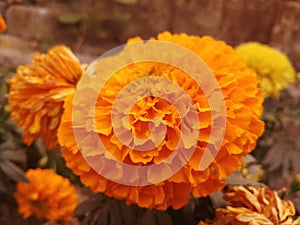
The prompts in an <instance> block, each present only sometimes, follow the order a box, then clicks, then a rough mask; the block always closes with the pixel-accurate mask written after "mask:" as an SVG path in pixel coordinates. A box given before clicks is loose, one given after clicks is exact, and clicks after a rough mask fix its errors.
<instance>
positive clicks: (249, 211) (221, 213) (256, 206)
mask: <svg viewBox="0 0 300 225" xmlns="http://www.w3.org/2000/svg"><path fill="white" fill-rule="evenodd" d="M224 198H225V200H226V202H227V207H226V208H225V209H222V208H220V209H217V211H216V218H215V219H214V220H212V221H209V220H208V221H206V222H200V223H199V225H209V224H210V225H221V224H222V225H252V224H257V225H287V224H289V225H298V224H300V217H298V219H296V220H294V219H293V216H294V215H295V208H294V205H293V203H292V202H291V201H289V200H288V201H285V200H282V199H280V198H279V196H278V194H277V192H276V191H273V190H271V189H268V188H258V189H256V188H254V187H251V186H249V187H243V186H233V187H230V188H229V190H228V191H227V192H226V193H225V194H224Z"/></svg>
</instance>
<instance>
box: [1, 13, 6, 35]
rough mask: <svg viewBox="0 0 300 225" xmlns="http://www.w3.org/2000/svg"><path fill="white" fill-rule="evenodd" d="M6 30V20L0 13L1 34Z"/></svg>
mask: <svg viewBox="0 0 300 225" xmlns="http://www.w3.org/2000/svg"><path fill="white" fill-rule="evenodd" d="M5 30H6V23H5V20H4V19H3V17H2V14H1V13H0V32H2V31H5Z"/></svg>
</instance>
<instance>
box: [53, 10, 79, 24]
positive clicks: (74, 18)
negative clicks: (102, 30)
mask: <svg viewBox="0 0 300 225" xmlns="http://www.w3.org/2000/svg"><path fill="white" fill-rule="evenodd" d="M80 21H81V17H80V16H79V15H77V14H75V13H71V12H68V13H65V14H62V15H60V16H59V17H58V22H59V23H61V24H65V25H73V24H77V23H79V22H80Z"/></svg>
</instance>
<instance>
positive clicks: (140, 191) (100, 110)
mask: <svg viewBox="0 0 300 225" xmlns="http://www.w3.org/2000/svg"><path fill="white" fill-rule="evenodd" d="M138 40H141V39H139V38H135V39H132V40H129V42H135V41H138ZM157 40H161V41H166V42H169V43H174V44H177V45H180V46H183V47H185V48H187V49H189V50H191V51H192V52H193V53H195V54H197V55H198V56H199V57H200V58H202V59H203V60H204V62H205V63H206V64H207V65H208V66H209V68H210V69H211V71H212V72H213V74H214V75H215V77H216V79H217V81H218V83H219V86H220V87H221V90H222V94H223V96H224V101H225V104H226V130H225V136H224V140H223V143H222V145H221V149H220V150H219V153H218V155H217V156H216V157H215V159H214V160H213V162H212V163H211V164H210V166H209V167H207V168H206V169H204V170H203V171H199V161H200V160H201V157H202V156H203V155H204V151H205V148H206V146H207V145H208V144H209V143H208V141H209V136H210V133H211V123H212V122H211V111H212V110H211V109H210V108H209V104H208V102H207V100H206V96H205V95H204V94H203V92H202V90H201V88H200V87H199V86H198V85H196V83H195V81H194V80H193V79H191V78H190V77H189V76H188V75H187V74H186V73H184V72H183V71H181V70H179V69H177V68H175V67H173V66H170V65H166V64H164V63H157V62H143V63H136V64H131V65H129V66H127V67H125V68H123V69H121V70H120V71H118V72H116V73H115V74H114V75H113V76H112V77H111V79H109V80H108V81H107V82H106V83H105V85H104V87H103V89H102V91H101V92H100V93H99V95H98V99H97V102H96V106H95V120H93V119H92V118H91V114H93V113H90V112H84V110H85V109H84V108H82V107H81V108H80V110H81V111H78V113H77V112H76V111H73V110H72V107H73V106H74V104H75V103H74V102H73V97H72V96H70V98H68V99H67V100H66V102H65V105H64V107H65V113H64V114H63V117H62V122H61V125H60V128H59V132H58V138H59V142H60V144H61V145H62V146H65V148H64V149H63V150H62V154H63V157H64V158H65V160H66V163H67V166H68V167H70V168H71V169H72V170H73V172H74V173H75V174H77V175H79V176H80V177H81V181H82V183H83V184H85V185H86V186H89V187H90V188H91V189H92V190H93V191H94V192H102V193H105V194H106V195H108V196H112V197H115V198H118V199H126V200H127V203H128V204H131V203H136V204H138V205H139V206H140V207H147V208H156V209H160V210H165V209H167V207H169V206H172V207H173V208H175V209H178V208H180V207H182V206H184V205H185V204H187V202H188V200H189V198H190V193H192V194H193V196H195V197H202V196H206V195H208V194H210V193H211V192H213V191H217V190H220V189H221V188H223V187H224V185H225V183H224V182H223V180H222V179H223V178H225V177H227V176H228V175H229V174H230V173H232V172H233V171H235V170H236V169H237V168H238V167H240V165H241V163H242V159H241V158H242V156H245V155H246V154H247V153H249V152H250V151H252V150H253V149H254V147H255V145H256V141H257V139H258V137H259V136H260V135H261V134H262V133H263V130H264V123H263V122H262V121H261V120H260V119H259V118H260V116H261V114H262V102H263V95H262V90H261V89H259V88H258V87H257V84H258V81H257V79H256V74H255V73H254V72H253V71H252V70H250V69H247V67H246V65H245V63H244V61H243V59H242V57H241V56H240V55H239V54H238V53H236V51H235V50H234V49H233V48H232V47H230V46H228V45H226V43H225V42H223V41H216V40H214V39H213V38H211V37H209V36H205V37H202V38H200V37H197V36H188V35H186V34H179V35H172V34H170V33H168V32H164V33H162V34H159V35H158V37H157ZM124 51H126V47H125V48H124ZM129 55H130V54H129ZM131 55H132V56H133V57H134V56H135V54H131ZM104 60H105V59H104ZM147 76H156V77H162V78H166V79H168V80H171V81H173V82H176V83H177V84H178V85H179V86H180V87H182V88H183V89H184V90H185V91H186V92H187V93H188V94H189V96H190V97H191V98H192V100H193V102H194V103H195V105H196V106H199V107H198V109H197V114H198V116H199V117H200V118H201V124H200V135H199V138H198V144H197V146H196V150H195V152H194V154H193V156H192V157H191V158H190V159H189V161H188V162H187V163H186V165H184V166H183V167H182V168H181V169H180V170H179V171H178V172H177V173H176V174H175V175H173V176H171V177H169V178H167V179H166V180H164V181H162V182H159V183H155V184H151V185H147V186H129V185H124V184H119V183H116V182H113V181H111V180H108V179H106V178H104V177H103V176H101V175H99V174H98V173H97V172H96V171H95V170H94V169H93V168H91V166H90V165H89V164H88V163H87V162H86V161H85V159H84V157H83V156H82V154H81V151H82V149H79V148H78V146H77V144H76V141H75V138H74V133H73V129H75V130H76V129H84V130H87V131H89V132H90V134H91V133H93V132H96V134H97V135H98V137H99V138H100V139H101V141H102V143H104V146H105V147H106V148H107V150H108V151H109V152H110V153H111V155H113V157H115V158H116V159H117V160H119V161H122V162H124V163H126V164H130V165H135V166H145V165H153V164H156V163H158V162H160V161H162V160H163V159H165V158H166V157H167V156H169V155H170V154H171V153H172V152H173V151H174V149H175V148H176V145H177V143H178V141H179V136H180V134H179V132H180V126H181V125H180V121H179V120H178V114H177V112H176V110H175V109H174V108H173V106H172V104H171V103H169V102H167V101H165V100H163V99H161V98H159V97H146V98H143V99H141V100H140V101H138V102H137V103H136V104H135V105H134V106H133V107H132V109H131V111H130V116H129V121H130V122H129V123H130V124H129V126H130V127H131V131H132V133H133V134H134V135H135V136H136V137H138V138H140V140H142V139H145V138H147V137H149V135H150V132H149V121H150V120H151V119H152V118H156V117H159V118H161V119H162V120H163V121H164V122H165V124H167V125H166V127H167V129H166V135H165V137H164V139H163V140H162V142H161V144H160V145H158V146H157V147H155V148H153V149H152V150H150V151H146V152H145V151H136V150H132V149H131V148H129V147H127V146H126V145H124V144H122V143H121V142H120V141H119V140H118V138H117V137H116V134H115V132H114V129H113V128H112V121H111V115H110V112H111V109H112V104H113V102H114V99H115V98H116V96H117V95H118V93H119V91H120V90H121V89H122V87H124V86H125V85H127V84H129V83H131V82H132V81H133V80H135V79H137V78H141V77H147ZM210 84H211V81H210V80H206V81H205V85H207V86H209V85H210ZM157 89H158V90H161V91H163V90H165V89H166V87H164V86H158V87H157ZM91 91H92V90H91ZM166 91H167V90H166ZM88 94H89V93H87V96H88ZM175 94H176V93H175ZM80 104H81V105H82V104H83V105H84V104H85V102H80ZM200 105H201V108H200ZM77 106H78V105H76V107H77ZM78 107H80V106H78ZM82 110H83V111H82ZM119 110H122V109H119ZM72 113H77V114H76V115H75V116H78V117H81V118H82V121H83V123H82V124H75V125H74V124H72V117H73V116H74V115H72ZM91 120H93V121H95V125H96V127H92V126H91V123H90V121H91ZM73 125H74V127H73ZM160 137H161V135H160V133H156V134H154V135H153V137H152V138H153V139H155V138H160ZM130 141H131V140H129V142H130ZM93 146H95V145H93V143H89V142H87V141H85V140H82V142H81V148H85V149H86V150H87V151H88V152H89V154H90V155H91V156H97V154H100V153H98V152H97V149H95V148H94V147H93ZM101 165H102V164H101ZM102 166H103V170H105V169H106V170H108V172H109V171H110V168H111V167H110V166H112V165H107V164H105V165H102ZM120 173H121V174H115V175H116V176H119V175H120V176H122V171H121V172H120ZM125 173H126V172H124V173H123V176H125V175H124V174H125ZM157 176H160V174H157ZM136 179H139V176H138V175H137V177H136Z"/></svg>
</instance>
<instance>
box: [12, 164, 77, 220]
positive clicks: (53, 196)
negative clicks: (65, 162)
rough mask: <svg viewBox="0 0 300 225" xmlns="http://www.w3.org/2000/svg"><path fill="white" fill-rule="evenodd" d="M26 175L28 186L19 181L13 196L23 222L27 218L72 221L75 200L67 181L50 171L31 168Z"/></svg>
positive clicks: (72, 187)
mask: <svg viewBox="0 0 300 225" xmlns="http://www.w3.org/2000/svg"><path fill="white" fill-rule="evenodd" d="M25 175H26V178H27V179H28V181H29V183H28V184H26V183H21V182H18V184H17V190H16V192H15V193H14V196H15V198H16V201H17V203H18V205H19V213H20V214H22V215H23V218H24V219H26V218H28V217H30V216H36V217H37V218H40V219H47V220H50V221H60V220H63V221H68V220H70V219H71V217H72V213H73V211H74V209H75V208H76V206H77V202H78V197H77V195H76V191H75V187H74V186H73V185H72V184H71V183H70V182H69V180H68V179H66V178H64V177H62V176H60V175H57V174H56V173H54V171H53V170H51V169H40V168H38V169H30V170H28V171H27V172H26V174H25Z"/></svg>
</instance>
